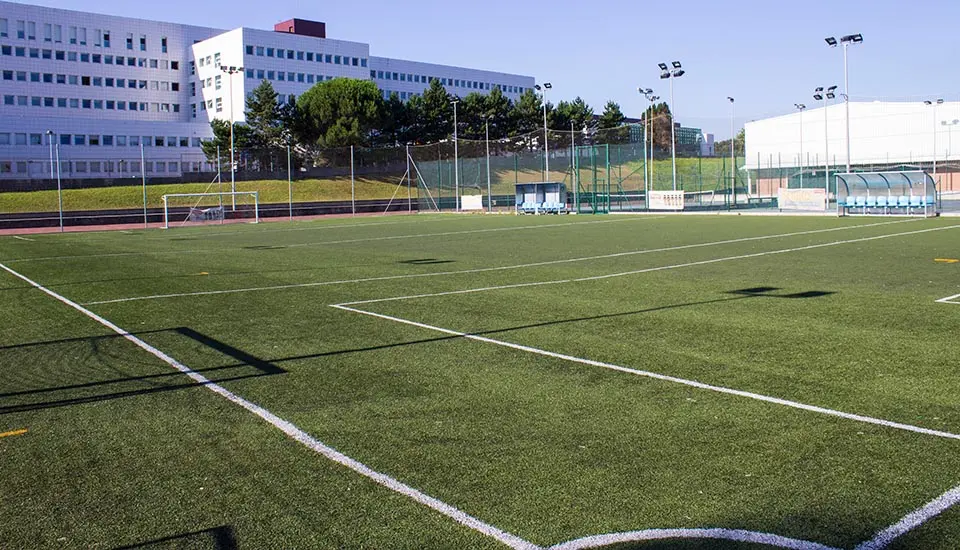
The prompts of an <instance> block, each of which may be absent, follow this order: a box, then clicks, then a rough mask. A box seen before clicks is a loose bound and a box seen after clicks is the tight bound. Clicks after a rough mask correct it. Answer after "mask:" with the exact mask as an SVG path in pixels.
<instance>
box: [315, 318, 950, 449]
mask: <svg viewBox="0 0 960 550" xmlns="http://www.w3.org/2000/svg"><path fill="white" fill-rule="evenodd" d="M330 307H333V308H337V309H340V310H343V311H350V312H353V313H359V314H361V315H367V316H370V317H376V318H378V319H384V320H386V321H393V322H395V323H401V324H405V325H410V326H414V327H417V328H422V329H426V330H432V331H434V332H440V333H442V334H447V335H450V336H459V337H461V338H465V339H468V340H475V341H477V342H483V343H486V344H493V345H496V346H501V347H505V348H510V349H515V350H518V351H523V352H527V353H533V354H536V355H542V356H544V357H551V358H553V359H560V360H562V361H570V362H572V363H579V364H581V365H588V366H592V367H600V368H603V369H608V370H613V371H618V372H623V373H626V374H633V375H636V376H642V377H645V378H652V379H654V380H660V381H663V382H671V383H674V384H681V385H684V386H689V387H692V388H697V389H701V390H707V391H712V392H716V393H722V394H726V395H733V396H737V397H745V398H747V399H753V400H756V401H762V402H764V403H771V404H774V405H781V406H784V407H789V408H792V409H799V410H802V411H808V412H813V413H818V414H822V415H826V416H833V417H836V418H842V419H845V420H853V421H856V422H863V423H865V424H873V425H875V426H883V427H885V428H893V429H896V430H903V431H908V432H913V433H918V434H923V435H930V436H934V437H941V438H944V439H954V440H960V434H954V433H950V432H944V431H940V430H932V429H930V428H922V427H920V426H914V425H912V424H903V423H900V422H893V421H890V420H883V419H881V418H874V417H871V416H864V415H861V414H854V413H848V412H843V411H838V410H835V409H828V408H826V407H820V406H817V405H808V404H806V403H800V402H798V401H790V400H788V399H781V398H779V397H772V396H769V395H763V394H759V393H754V392H749V391H743V390H737V389H733V388H727V387H724V386H715V385H713V384H706V383H704V382H698V381H696V380H689V379H686V378H679V377H676V376H670V375H666V374H660V373H657V372H651V371H645V370H639V369H633V368H630V367H624V366H620V365H615V364H613V363H605V362H603V361H595V360H593V359H586V358H583V357H575V356H573V355H567V354H564V353H557V352H553V351H547V350H543V349H540V348H534V347H531V346H524V345H522V344H514V343H513V342H507V341H504V340H496V339H493V338H487V337H486V336H480V335H478V334H470V333H466V332H460V331H457V330H451V329H446V328H442V327H437V326H433V325H428V324H426V323H419V322H417V321H411V320H409V319H402V318H400V317H393V316H391V315H385V314H383V313H374V312H372V311H365V310H362V309H356V308H353V307H349V305H347V304H333V305H331V306H330Z"/></svg>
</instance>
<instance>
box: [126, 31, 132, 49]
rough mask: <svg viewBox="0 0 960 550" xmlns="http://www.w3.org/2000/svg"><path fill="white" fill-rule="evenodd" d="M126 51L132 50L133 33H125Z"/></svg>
mask: <svg viewBox="0 0 960 550" xmlns="http://www.w3.org/2000/svg"><path fill="white" fill-rule="evenodd" d="M127 49H128V50H132V49H133V33H132V32H128V33H127Z"/></svg>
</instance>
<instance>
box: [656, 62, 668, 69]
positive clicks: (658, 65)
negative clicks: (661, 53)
mask: <svg viewBox="0 0 960 550" xmlns="http://www.w3.org/2000/svg"><path fill="white" fill-rule="evenodd" d="M657 67H660V70H661V71H666V70H667V68H668V67H667V64H666V63H657Z"/></svg>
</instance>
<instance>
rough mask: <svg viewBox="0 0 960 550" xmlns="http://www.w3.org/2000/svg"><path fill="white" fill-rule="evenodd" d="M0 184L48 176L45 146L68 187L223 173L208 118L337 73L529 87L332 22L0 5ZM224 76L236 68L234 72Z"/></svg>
mask: <svg viewBox="0 0 960 550" xmlns="http://www.w3.org/2000/svg"><path fill="white" fill-rule="evenodd" d="M0 65H2V69H0V78H2V80H0V89H2V93H0V96H2V97H0V179H30V178H34V179H35V178H44V177H50V163H49V161H48V160H47V159H48V158H49V156H48V154H47V153H48V150H49V149H50V143H51V141H52V142H53V143H54V144H55V145H56V144H58V145H59V152H60V161H61V172H62V174H63V176H64V177H65V178H85V177H89V178H112V177H125V176H127V177H129V176H132V175H134V174H137V175H139V173H140V171H141V166H140V146H141V144H142V145H143V147H144V148H145V151H146V154H145V158H147V159H148V160H147V162H146V163H145V164H144V169H145V171H146V173H147V174H149V175H150V176H152V177H164V176H166V177H178V176H180V175H182V174H183V173H185V172H200V171H211V170H215V167H211V166H209V165H208V164H206V160H205V158H204V155H203V153H202V152H201V149H200V143H201V141H202V140H204V139H208V138H211V137H212V131H211V128H210V121H211V120H212V119H214V118H219V119H224V120H229V119H230V117H231V112H232V114H233V117H234V120H236V121H237V122H242V121H243V120H244V112H243V111H244V103H245V97H246V96H247V94H248V93H249V92H250V91H251V90H253V89H254V88H255V87H256V86H258V85H259V84H260V83H261V82H262V81H263V80H268V81H269V82H270V83H271V84H272V85H273V87H274V88H275V89H276V90H277V92H278V93H279V94H280V98H281V99H282V100H286V99H288V98H289V96H291V95H294V96H296V95H300V94H302V93H303V92H305V91H306V90H308V89H309V88H310V87H312V86H313V85H314V84H316V83H317V82H321V81H325V80H330V79H333V78H335V77H350V78H358V79H369V80H372V81H373V82H375V83H376V84H377V86H378V87H379V88H380V89H381V90H382V91H383V94H384V96H385V97H388V96H389V94H391V93H393V92H396V93H397V94H399V96H400V98H401V99H408V98H410V97H412V96H414V95H417V94H421V93H423V91H424V90H425V89H426V88H427V87H428V86H429V83H430V81H431V80H433V79H437V80H440V82H441V83H442V84H443V85H444V86H445V87H446V89H447V91H448V92H450V93H451V94H454V95H458V96H465V95H467V94H469V93H471V92H480V93H489V92H490V91H491V90H493V89H495V88H499V89H501V90H502V91H503V92H504V94H505V95H506V96H507V97H509V98H511V99H513V100H516V99H518V98H519V96H520V94H521V93H523V92H524V91H525V90H527V89H528V88H532V87H533V86H534V78H533V77H529V76H522V75H513V74H505V73H498V72H491V71H483V70H477V69H468V68H463V67H451V66H444V65H435V64H431V63H422V62H415V61H404V60H399V59H390V58H385V57H374V56H371V55H370V45H369V44H365V43H360V42H348V41H344V40H335V39H330V38H327V37H326V26H325V24H324V23H319V22H313V21H305V20H300V19H291V20H289V21H284V22H282V23H278V24H277V25H276V26H275V27H274V29H273V30H260V29H249V28H238V29H233V30H223V29H212V28H205V27H195V26H190V25H180V24H174V23H164V22H159V21H146V20H140V19H131V18H125V17H113V16H109V15H101V14H95V13H86V12H78V11H69V10H62V9H55V8H47V7H41V6H32V5H27V4H15V3H11V2H0ZM221 67H236V68H239V67H242V68H243V72H237V73H235V74H233V75H232V76H231V74H229V73H228V72H225V71H223V70H222V69H221Z"/></svg>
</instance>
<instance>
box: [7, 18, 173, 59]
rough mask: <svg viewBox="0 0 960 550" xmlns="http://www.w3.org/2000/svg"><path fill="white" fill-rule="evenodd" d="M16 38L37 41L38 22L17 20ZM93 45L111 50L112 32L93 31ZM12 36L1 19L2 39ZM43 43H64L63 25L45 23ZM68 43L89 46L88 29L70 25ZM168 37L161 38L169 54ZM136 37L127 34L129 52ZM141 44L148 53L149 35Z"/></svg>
mask: <svg viewBox="0 0 960 550" xmlns="http://www.w3.org/2000/svg"><path fill="white" fill-rule="evenodd" d="M16 26H17V31H16V37H17V38H18V39H20V40H36V39H37V22H36V21H28V20H25V19H17V20H16ZM92 35H93V45H94V46H96V47H98V48H109V47H110V31H108V30H104V29H94V30H93V33H92ZM9 36H10V21H9V20H8V19H6V18H0V38H8V37H9ZM43 41H44V42H53V43H57V44H60V43H63V41H64V33H63V25H59V24H56V23H44V24H43ZM67 41H68V42H69V43H70V44H77V45H80V46H86V45H87V28H86V27H78V26H75V25H70V26H68V27H67ZM167 42H168V41H167V37H166V36H162V37H160V51H161V52H163V53H167ZM134 44H135V42H134V35H133V33H132V32H128V33H127V37H126V42H125V46H126V48H127V49H128V50H133V49H134ZM136 44H139V46H140V51H141V52H145V51H147V35H145V34H141V35H140V36H139V41H138V42H136Z"/></svg>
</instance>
